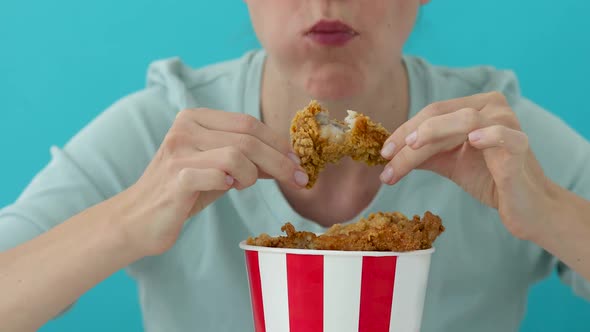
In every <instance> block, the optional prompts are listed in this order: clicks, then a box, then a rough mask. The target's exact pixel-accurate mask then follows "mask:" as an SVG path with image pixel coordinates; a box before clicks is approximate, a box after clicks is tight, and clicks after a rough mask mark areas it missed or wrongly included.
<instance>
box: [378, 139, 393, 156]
mask: <svg viewBox="0 0 590 332" xmlns="http://www.w3.org/2000/svg"><path fill="white" fill-rule="evenodd" d="M393 151H395V144H394V143H393V142H389V143H387V144H385V146H384V147H383V149H381V156H383V158H391V157H392V156H393Z"/></svg>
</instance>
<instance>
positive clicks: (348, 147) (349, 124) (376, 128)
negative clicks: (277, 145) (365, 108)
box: [290, 101, 390, 189]
mask: <svg viewBox="0 0 590 332" xmlns="http://www.w3.org/2000/svg"><path fill="white" fill-rule="evenodd" d="M290 133H291V145H292V146H293V149H294V150H295V152H296V153H297V154H298V155H299V157H300V158H301V166H302V167H303V169H305V171H306V172H307V175H308V176H309V182H308V184H307V186H306V187H307V188H308V189H309V188H312V187H313V185H314V184H315V182H316V181H317V178H318V174H319V173H320V172H321V171H322V170H323V169H324V168H325V167H326V164H327V163H337V162H338V161H339V160H340V159H342V158H343V157H345V156H350V157H351V158H352V159H353V160H356V161H362V162H365V163H367V164H368V165H371V166H374V165H380V164H386V163H387V160H386V159H384V158H383V157H381V154H380V151H381V148H382V147H383V143H384V142H385V140H386V139H387V138H388V137H389V136H390V134H389V132H388V131H387V130H386V129H385V128H383V126H381V124H379V123H375V122H373V121H371V119H370V118H369V117H367V116H365V115H363V114H360V113H357V112H353V111H348V116H347V117H346V118H345V119H344V121H338V120H331V119H330V117H329V113H328V111H327V110H325V109H323V108H322V107H321V106H320V104H318V103H317V102H316V101H311V103H310V104H309V105H308V106H307V107H306V108H304V109H302V110H300V111H298V112H297V113H296V114H295V117H294V118H293V120H292V121H291V130H290Z"/></svg>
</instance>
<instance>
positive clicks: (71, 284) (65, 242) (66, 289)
mask: <svg viewBox="0 0 590 332" xmlns="http://www.w3.org/2000/svg"><path fill="white" fill-rule="evenodd" d="M120 215H121V214H119V213H118V212H117V208H116V207H115V204H114V201H113V200H109V201H106V202H104V203H101V204H99V205H96V206H94V207H92V208H90V209H88V210H86V211H84V212H82V213H80V214H78V215H76V216H74V217H72V218H71V219H69V220H68V221H66V222H64V223H63V224H60V225H58V226H56V227H55V228H53V229H52V230H50V231H48V232H46V233H45V234H43V235H41V236H39V237H36V238H35V239H33V240H31V241H29V242H26V243H24V244H21V245H19V246H17V247H15V248H13V249H12V250H9V251H6V252H2V253H0V294H2V300H1V301H0V322H2V329H3V330H4V329H5V330H6V331H15V332H17V331H34V330H37V329H38V328H40V327H41V325H42V324H43V323H44V322H46V321H48V320H49V319H51V318H53V317H55V316H56V315H58V314H59V313H60V312H61V311H63V310H64V309H65V308H66V307H67V306H69V305H70V304H72V303H73V302H74V301H76V299H77V298H78V297H80V296H81V295H82V294H83V293H85V292H86V291H87V290H88V289H90V288H91V287H93V286H94V285H96V284H97V283H99V282H100V281H102V280H103V279H105V278H106V277H108V276H109V275H111V274H112V273H114V272H116V271H117V270H119V269H121V268H123V267H124V266H126V265H128V264H130V263H131V262H133V261H135V260H137V259H139V258H140V257H141V256H142V255H141V253H140V252H138V251H136V250H134V249H133V248H132V247H130V246H129V245H128V244H127V243H126V241H125V239H124V236H123V234H124V233H123V232H122V231H121V228H120V227H118V226H117V225H121V224H123V223H121V222H120V221H121V220H118V219H119V218H120Z"/></svg>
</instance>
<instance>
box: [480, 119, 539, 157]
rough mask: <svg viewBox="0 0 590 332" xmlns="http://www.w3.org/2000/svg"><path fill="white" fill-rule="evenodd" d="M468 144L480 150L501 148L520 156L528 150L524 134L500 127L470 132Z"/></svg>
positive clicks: (527, 142)
mask: <svg viewBox="0 0 590 332" xmlns="http://www.w3.org/2000/svg"><path fill="white" fill-rule="evenodd" d="M469 144H470V145H471V146H473V147H474V148H476V149H480V150H483V149H490V148H502V149H505V150H506V151H508V152H510V153H512V154H522V153H524V152H526V151H527V150H528V149H529V141H528V136H527V135H526V134H525V133H524V132H522V131H519V130H514V129H511V128H508V127H506V126H502V125H494V126H489V127H485V128H481V129H478V130H475V131H472V132H471V133H469Z"/></svg>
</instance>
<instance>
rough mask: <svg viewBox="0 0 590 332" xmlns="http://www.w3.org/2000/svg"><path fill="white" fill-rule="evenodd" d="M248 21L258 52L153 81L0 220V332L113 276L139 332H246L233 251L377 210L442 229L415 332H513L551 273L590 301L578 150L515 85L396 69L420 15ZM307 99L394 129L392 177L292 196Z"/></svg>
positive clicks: (369, 13) (259, 15) (359, 173)
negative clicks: (124, 273)
mask: <svg viewBox="0 0 590 332" xmlns="http://www.w3.org/2000/svg"><path fill="white" fill-rule="evenodd" d="M246 2H247V4H248V7H249V10H250V14H251V19H252V22H253V24H254V28H255V30H256V33H257V36H258V38H259V40H260V42H261V44H262V45H263V47H264V51H258V52H252V53H248V54H247V55H245V56H244V57H242V58H240V59H236V60H234V61H231V62H226V63H223V64H219V65H216V66H211V67H206V68H202V69H199V70H193V69H190V68H187V67H186V66H184V65H183V64H182V63H181V62H179V61H178V60H168V61H162V62H158V63H156V64H154V65H153V66H152V67H151V68H150V73H149V75H150V83H149V85H148V87H147V88H146V89H145V90H143V91H140V92H138V93H137V94H134V95H132V96H129V97H127V98H125V99H123V100H122V101H120V102H118V103H116V104H115V105H113V106H112V107H111V108H110V109H108V110H107V111H106V112H104V113H103V114H101V115H100V116H99V117H98V118H97V119H96V120H95V121H93V122H92V123H91V124H90V125H89V126H88V127H86V128H85V129H84V130H82V131H81V132H80V133H79V134H78V135H76V136H75V137H74V138H73V139H72V140H71V141H70V142H69V143H68V145H67V146H66V147H65V148H64V149H63V150H58V149H55V150H54V151H53V159H52V161H51V163H50V164H49V165H48V166H47V167H46V168H45V169H44V170H43V171H42V172H41V173H39V174H38V176H37V177H36V178H35V179H34V180H33V181H32V183H31V184H30V185H29V187H28V188H27V190H26V191H25V192H24V194H23V195H22V197H21V198H20V199H19V200H18V201H17V202H15V203H14V204H13V205H11V206H8V207H6V208H5V209H3V210H2V211H1V212H0V251H1V252H2V253H1V254H0V276H1V277H0V293H1V294H2V298H3V301H0V322H2V324H3V329H5V330H9V331H30V330H34V329H36V328H38V327H39V326H41V325H42V324H43V323H44V322H46V321H48V320H49V319H51V318H52V317H54V316H56V315H58V314H59V313H61V312H63V311H64V310H65V309H66V308H67V307H68V306H69V305H70V304H71V303H73V302H74V301H75V300H76V299H77V298H78V297H79V296H80V295H82V294H83V293H84V292H85V291H86V290H88V289H89V288H91V287H92V286H94V285H95V284H97V283H98V282H100V281H101V280H103V279H104V278H106V277H107V276H109V275H110V274H112V273H114V272H115V271H117V270H118V269H120V268H123V267H127V269H128V271H129V272H130V274H131V275H132V276H133V277H134V278H136V280H137V282H138V285H139V287H140V292H141V305H142V310H143V313H144V323H145V328H146V330H147V331H189V330H191V331H192V330H197V331H246V330H251V328H252V317H251V312H250V310H249V307H250V305H249V295H248V284H247V280H246V279H247V278H246V276H245V269H244V263H243V253H242V252H241V251H240V250H239V248H237V243H238V242H239V241H241V240H243V239H245V238H246V237H247V236H249V235H253V234H259V233H262V232H267V233H276V232H277V230H278V229H279V227H280V225H282V223H283V222H284V221H287V220H290V221H292V222H293V224H294V225H295V227H297V228H298V229H306V230H309V231H314V232H321V231H322V230H324V229H325V228H326V227H329V226H330V225H332V224H334V223H339V222H347V221H349V220H355V219H357V218H358V217H359V216H363V215H366V214H367V213H369V212H373V211H380V210H381V211H393V210H399V211H402V212H404V213H406V214H422V213H423V212H424V211H426V210H431V211H433V212H434V213H436V214H438V215H440V216H441V217H442V218H443V221H444V223H445V225H446V227H447V231H446V232H445V233H444V234H443V236H441V238H440V239H439V240H438V241H437V252H436V253H435V256H434V257H433V261H432V267H431V275H430V281H429V286H428V287H429V288H428V295H427V299H426V304H425V312H424V322H423V329H422V330H423V331H511V330H512V331H514V330H516V329H517V326H518V325H519V322H520V320H521V318H522V315H523V312H524V309H525V302H526V294H527V288H528V286H529V285H530V284H531V283H533V282H535V281H536V280H538V279H540V278H543V277H545V276H546V275H547V274H548V273H549V272H550V271H551V270H552V269H554V268H556V267H557V268H558V270H559V271H560V274H561V276H562V277H563V278H564V280H565V281H566V282H568V283H569V284H570V285H571V286H572V287H573V288H574V290H575V291H576V292H578V294H580V295H583V296H586V297H589V298H590V282H588V280H589V279H590V262H589V261H588V259H589V258H590V247H589V246H588V245H587V239H588V238H589V237H590V221H588V219H587V218H585V216H586V215H588V214H590V204H589V203H588V201H586V200H585V199H584V198H582V197H583V196H585V197H588V195H589V194H590V169H589V168H590V166H588V163H587V162H586V161H587V160H589V158H590V146H589V145H588V143H587V142H586V141H584V140H583V139H582V138H581V137H579V136H578V135H576V134H575V133H574V132H573V131H572V130H571V129H569V128H568V127H566V126H565V125H564V124H563V123H562V122H561V121H559V120H558V119H556V118H554V117H553V116H551V115H550V114H549V113H547V112H546V111H544V110H542V109H541V108H540V107H538V106H537V105H535V104H534V103H532V102H531V101H529V100H527V99H526V98H525V97H523V96H521V95H520V94H519V90H518V84H517V81H516V79H515V78H514V76H513V75H512V74H511V73H510V72H504V71H496V70H493V69H491V68H487V67H477V68H468V69H460V70H454V69H448V68H443V67H436V66H433V65H430V64H429V63H427V62H426V61H424V60H422V59H420V58H415V57H408V56H402V46H403V44H404V42H405V41H406V39H407V37H408V35H409V34H410V31H411V29H412V27H413V24H414V21H415V18H416V15H417V13H418V11H419V7H420V6H421V5H423V4H425V3H426V2H427V0H393V1H391V0H375V1H372V2H371V4H370V6H369V5H367V3H365V2H364V1H328V0H326V1H299V0H284V1H274V0H248V1H246ZM310 99H318V100H320V101H321V102H322V104H323V106H325V107H326V108H327V109H329V110H330V111H331V114H332V115H333V116H334V117H336V118H342V117H343V116H344V113H345V110H347V109H352V110H356V111H359V112H363V113H365V114H367V115H369V116H370V117H371V118H373V119H374V120H376V121H378V122H381V123H383V124H384V125H385V126H386V127H387V128H388V129H390V130H392V131H393V134H392V136H391V137H390V138H389V140H388V142H387V143H386V144H385V145H384V148H383V151H382V155H383V156H384V157H385V158H387V159H389V160H390V162H389V164H388V165H387V166H386V167H367V166H365V165H363V164H359V163H354V162H352V161H350V160H345V161H343V162H341V163H340V164H338V165H333V166H330V167H329V168H328V169H327V170H326V171H324V172H323V173H322V174H321V176H320V179H319V180H318V182H317V183H316V184H315V186H314V188H313V189H311V190H305V189H302V188H303V187H304V186H305V184H306V183H307V181H308V179H307V176H306V174H305V173H304V172H302V170H301V168H300V166H299V165H298V158H297V156H296V155H294V154H293V153H292V151H291V148H290V146H289V141H288V132H289V130H288V129H289V122H290V119H291V118H292V116H293V114H294V112H295V111H297V110H298V109H300V108H302V107H303V106H305V105H306V104H307V103H308V102H309V100H310ZM564 161H567V162H564ZM423 170H428V171H429V172H424V171H423ZM342 193H346V194H342ZM578 195H579V196H578ZM226 310H227V311H226Z"/></svg>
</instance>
